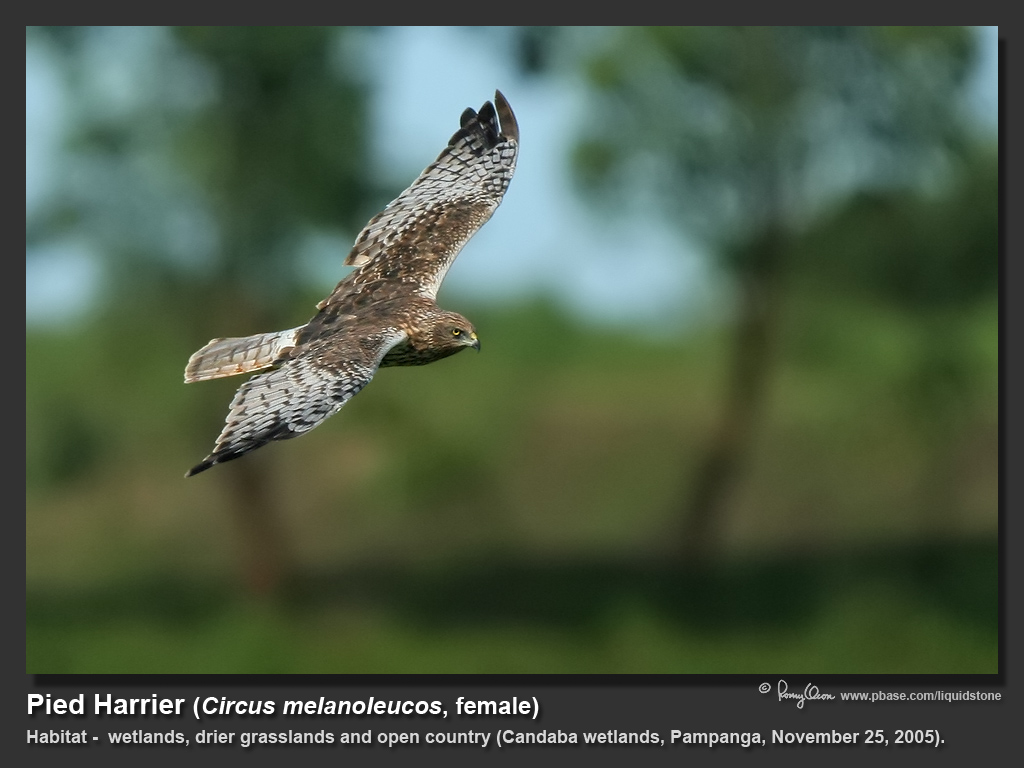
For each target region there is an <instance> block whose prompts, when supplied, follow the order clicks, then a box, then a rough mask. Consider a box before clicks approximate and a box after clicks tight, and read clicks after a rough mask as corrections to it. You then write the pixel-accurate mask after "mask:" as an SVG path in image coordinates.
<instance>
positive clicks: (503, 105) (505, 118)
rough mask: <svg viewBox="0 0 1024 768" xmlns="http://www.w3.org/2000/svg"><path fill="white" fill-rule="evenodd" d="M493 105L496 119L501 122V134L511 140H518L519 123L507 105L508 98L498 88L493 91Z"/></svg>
mask: <svg viewBox="0 0 1024 768" xmlns="http://www.w3.org/2000/svg"><path fill="white" fill-rule="evenodd" d="M494 106H495V107H496V108H497V110H498V120H499V122H500V123H501V135H502V136H504V137H505V138H507V139H512V140H513V141H516V142H518V141H519V123H518V122H516V116H515V114H514V113H513V112H512V107H510V106H509V103H508V99H506V98H505V95H504V94H503V93H502V92H501V91H498V90H495V92H494Z"/></svg>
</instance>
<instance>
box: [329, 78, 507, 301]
mask: <svg viewBox="0 0 1024 768" xmlns="http://www.w3.org/2000/svg"><path fill="white" fill-rule="evenodd" d="M518 152H519V126H518V124H517V123H516V118H515V115H513V114H512V109H511V107H509V105H508V102H507V101H506V100H505V97H504V96H502V94H501V92H500V91H495V94H494V103H493V104H492V103H491V102H489V101H487V102H484V105H483V106H482V107H481V108H480V111H479V112H477V111H474V110H472V109H467V110H466V111H465V112H463V113H462V119H461V127H460V128H459V130H458V131H456V132H455V134H454V135H453V136H452V138H451V139H450V140H449V142H448V146H447V147H445V149H444V150H443V151H442V152H441V154H440V155H439V156H438V158H437V160H435V161H434V162H433V163H431V164H430V165H429V166H427V168H426V169H424V171H423V173H421V174H420V175H419V177H418V178H417V179H416V181H414V182H413V183H412V184H411V185H410V186H409V188H408V189H406V190H405V191H404V192H402V194H400V195H399V196H398V197H397V198H396V199H395V200H393V201H392V202H391V203H389V204H388V206H387V207H386V208H385V209H384V210H383V211H381V212H380V213H379V214H377V215H376V216H374V217H373V218H372V219H371V220H370V221H369V223H368V224H367V225H366V226H365V227H364V228H363V231H362V232H360V233H359V236H358V237H357V238H356V242H355V245H354V246H353V248H352V250H351V252H350V253H349V254H348V257H347V258H346V259H345V264H346V265H349V266H356V267H359V269H358V270H356V271H355V272H353V273H352V274H350V275H348V276H347V277H346V278H345V279H344V280H342V281H341V282H340V283H339V284H338V286H337V287H336V288H335V289H334V292H333V293H332V294H331V295H330V296H328V297H327V298H326V299H324V300H323V301H322V302H320V304H319V307H320V308H321V309H322V308H323V307H325V306H327V305H328V304H336V303H346V302H351V301H353V300H356V297H358V296H359V295H360V294H365V299H366V300H367V301H371V300H372V301H378V300H386V299H390V298H394V297H396V296H402V295H410V294H415V295H419V296H424V297H427V298H431V299H433V298H436V296H437V291H438V288H440V286H441V281H442V280H443V279H444V276H445V274H446V273H447V272H448V268H449V267H450V266H451V265H452V262H453V261H455V257H456V256H457V255H458V254H459V251H460V250H462V247H463V246H464V245H465V244H466V242H467V241H468V240H469V239H470V238H471V237H472V236H473V235H474V234H475V233H476V231H477V230H478V229H480V227H481V226H483V224H484V223H485V222H486V221H487V220H488V219H489V218H490V217H491V214H492V213H494V210H495V209H496V208H497V207H498V204H499V203H500V202H501V199H502V197H503V196H504V194H505V190H506V189H507V188H508V185H509V182H510V181H511V180H512V174H513V173H514V172H515V168H516V156H517V154H518Z"/></svg>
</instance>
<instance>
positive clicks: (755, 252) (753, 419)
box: [680, 229, 783, 563]
mask: <svg viewBox="0 0 1024 768" xmlns="http://www.w3.org/2000/svg"><path fill="white" fill-rule="evenodd" d="M781 239H782V238H781V237H780V234H779V233H778V232H777V231H776V230H775V229H769V230H768V231H766V232H765V233H764V234H763V235H762V236H761V237H760V238H759V239H758V240H757V241H756V242H754V243H753V244H752V245H751V246H750V250H749V252H748V254H747V255H748V257H749V260H748V261H747V262H746V264H747V267H746V269H745V270H744V272H743V274H742V275H741V294H740V304H739V316H738V318H737V323H736V336H735V346H734V352H733V360H732V367H731V371H730V373H729V378H728V382H727V384H726V396H725V402H724V406H723V408H724V410H723V412H722V415H721V416H720V418H719V422H718V424H717V426H716V427H715V428H714V429H713V430H712V432H711V435H710V437H709V439H708V446H707V449H706V450H705V452H704V457H703V460H702V461H701V462H700V464H699V466H698V468H697V471H696V473H695V474H694V476H693V479H692V482H691V484H690V489H689V491H688V496H689V498H688V500H687V502H686V504H685V506H684V508H683V514H684V522H683V530H682V536H681V542H680V543H681V553H682V556H683V559H684V562H687V563H695V562H701V561H705V560H707V559H708V558H709V557H711V556H712V555H713V554H714V553H715V551H716V550H717V548H718V543H719V542H718V536H719V533H720V531H721V528H722V520H723V517H724V511H725V507H726V502H727V501H728V496H729V493H730V491H731V490H732V488H733V487H734V485H735V484H736V481H737V479H738V477H739V475H740V473H741V471H742V469H743V462H744V460H745V459H746V457H747V455H748V454H749V451H750V446H751V443H752V441H753V438H754V435H755V432H756V428H757V424H758V420H759V419H760V417H761V413H762V410H763V403H764V398H765V394H766V391H767V386H766V385H767V382H768V379H769V374H770V369H771V361H772V348H773V346H774V344H775V337H776V336H777V334H778V318H779V307H780V304H781V295H780V294H781V286H780V283H781V280H780V271H781V270H780V263H781V252H782V247H783V246H782V242H781Z"/></svg>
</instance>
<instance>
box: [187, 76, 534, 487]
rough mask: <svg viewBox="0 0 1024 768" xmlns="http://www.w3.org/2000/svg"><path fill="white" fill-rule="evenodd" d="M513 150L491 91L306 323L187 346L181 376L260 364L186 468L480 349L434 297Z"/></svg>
mask: <svg viewBox="0 0 1024 768" xmlns="http://www.w3.org/2000/svg"><path fill="white" fill-rule="evenodd" d="M518 149H519V128H518V126H517V124H516V119H515V116H514V115H513V114H512V110H511V108H510V107H509V105H508V102H507V101H505V98H504V97H503V96H502V95H501V93H498V92H496V93H495V99H494V104H492V103H491V102H485V103H484V105H483V106H482V107H481V108H480V111H479V112H475V111H474V110H472V109H467V110H466V111H465V112H463V114H462V120H461V128H460V129H459V130H458V131H457V132H456V133H455V135H453V136H452V138H451V140H450V141H449V142H448V146H447V147H446V148H445V149H444V150H443V151H442V152H441V154H440V155H439V156H438V158H437V160H435V161H434V162H433V163H431V164H430V165H429V166H427V168H426V169H425V170H424V171H423V173H421V174H420V176H419V177H418V178H417V179H416V181H414V182H413V183H412V185H411V186H410V187H409V188H408V189H406V190H405V191H404V192H403V193H402V194H401V195H399V196H398V197H397V198H396V199H395V200H394V201H392V202H391V203H390V204H389V205H388V206H387V207H386V208H385V209H384V210H383V211H381V212H380V213H379V214H377V216H375V217H374V218H373V219H371V220H370V222H369V223H368V224H367V225H366V227H364V228H363V231H362V232H361V233H360V234H359V236H358V237H357V238H356V242H355V245H354V246H353V248H352V250H351V252H350V253H349V255H348V257H347V258H346V259H345V264H346V265H351V266H355V267H356V269H355V271H353V272H352V273H350V274H349V275H347V276H346V277H345V278H344V279H343V280H342V281H341V282H340V283H338V285H337V287H335V289H334V291H333V292H332V293H331V295H330V296H328V297H327V298H326V299H324V300H323V301H321V302H320V303H319V304H318V305H317V309H318V310H319V311H318V313H317V314H316V315H315V316H314V317H313V318H312V319H311V320H310V321H309V322H308V323H306V324H305V325H303V326H299V327H298V328H292V329H289V330H286V331H278V332H274V333H263V334H256V335H254V336H247V337H243V338H231V339H214V340H213V341H211V342H210V343H208V344H207V345H206V346H204V347H203V348H202V349H200V350H199V351H198V352H196V353H195V354H194V355H192V357H191V358H189V362H188V366H187V367H186V369H185V381H186V382H193V381H203V380H206V379H214V378H220V377H223V376H233V375H236V374H240V373H256V372H260V373H259V374H258V375H256V376H253V377H252V378H251V379H249V380H248V381H247V382H245V384H243V385H242V386H241V387H240V388H239V389H238V392H237V393H236V394H235V397H234V399H233V400H232V401H231V406H230V410H229V412H228V416H227V421H226V423H225V425H224V429H223V430H222V431H221V433H220V436H219V437H218V438H217V442H216V444H215V446H214V449H213V452H212V453H211V454H210V455H209V456H207V457H206V458H205V459H204V460H203V461H202V462H200V463H199V464H197V465H196V466H195V467H193V468H192V469H191V470H190V471H189V472H188V475H189V476H190V475H194V474H197V473H199V472H202V471H204V470H206V469H209V468H210V467H212V466H213V465H214V464H219V463H222V462H225V461H230V460H231V459H236V458H238V457H239V456H242V455H244V454H245V453H248V452H249V451H252V450H255V449H256V448H259V447H260V446H262V445H265V444H267V443H268V442H270V441H272V440H284V439H288V438H292V437H296V436H298V435H301V434H304V433H305V432H308V431H309V430H311V429H313V427H315V426H317V425H318V424H320V423H322V422H323V421H324V420H325V419H326V418H327V417H328V416H330V415H332V414H334V413H336V412H337V411H338V410H340V409H341V407H342V406H343V405H344V404H345V403H346V402H347V401H348V400H349V399H351V398H352V396H354V395H355V394H356V393H357V392H359V390H360V389H362V388H363V387H364V386H366V385H367V384H368V383H369V381H370V379H371V378H372V377H373V375H374V373H375V372H376V371H377V369H378V368H383V367H388V366H394V365H425V364H427V363H432V362H434V361H435V360H440V359H442V358H444V357H448V356H450V355H453V354H455V353H456V352H460V351H461V350H463V349H465V348H467V347H473V348H475V349H479V348H480V342H479V340H478V339H477V335H476V330H475V329H474V327H473V325H472V324H471V323H470V322H469V321H468V320H466V318H464V317H462V315H459V314H458V313H455V312H448V311H446V310H443V309H441V308H440V307H439V306H438V305H437V303H436V301H435V299H436V296H437V291H438V289H439V288H440V286H441V281H442V280H443V279H444V276H445V274H447V272H448V268H449V267H450V266H451V264H452V262H453V261H454V260H455V257H456V256H457V255H458V253H459V251H460V250H461V249H462V247H463V246H464V245H465V244H466V242H467V241H468V240H469V239H470V238H471V237H472V236H473V234H474V233H475V232H476V231H477V230H478V229H479V228H480V227H481V226H483V224H484V223H485V222H486V221H487V220H488V219H489V218H490V217H491V214H492V213H493V212H494V210H495V209H496V208H497V207H498V204H499V203H500V202H501V199H502V197H503V195H504V194H505V190H506V189H507V188H508V184H509V182H510V181H511V179H512V175H513V173H514V172H515V165H516V155H517V153H518Z"/></svg>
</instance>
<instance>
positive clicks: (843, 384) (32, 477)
mask: <svg viewBox="0 0 1024 768" xmlns="http://www.w3.org/2000/svg"><path fill="white" fill-rule="evenodd" d="M790 312H791V314H790V316H789V317H788V318H787V327H786V332H785V336H784V339H783V343H782V344H781V345H780V350H779V354H778V362H777V367H776V370H775V372H774V375H773V378H772V386H771V390H770V393H769V401H768V404H767V408H766V413H765V417H764V419H763V421H762V423H761V426H760V429H759V431H758V434H757V437H756V441H755V445H754V446H753V448H752V452H751V455H750V457H749V461H748V463H747V465H746V466H745V468H744V469H745V471H744V473H743V476H742V481H741V482H740V483H739V485H738V487H737V488H735V489H734V492H733V493H732V494H731V495H730V497H729V500H728V504H727V514H726V515H725V516H724V517H723V519H721V520H719V521H718V523H719V525H718V537H717V542H718V544H717V551H715V552H714V553H712V555H713V556H712V557H711V558H710V562H709V563H707V564H704V565H700V566H698V565H696V564H691V563H686V562H681V561H680V560H679V558H678V556H677V554H676V553H677V550H678V545H679V540H678V538H679V531H680V530H681V520H682V515H683V514H685V510H684V509H682V506H681V505H682V501H683V499H684V498H685V490H686V488H687V487H688V483H689V482H690V481H691V479H692V473H693V471H694V467H695V463H696V459H697V458H698V457H699V456H700V455H701V450H702V448H703V445H704V442H703V437H704V436H705V435H706V434H707V433H708V431H709V430H710V428H711V426H712V425H713V424H714V423H715V420H716V418H717V415H718V408H719V407H720V402H721V394H720V390H721V383H722V379H723V376H724V374H725V366H726V362H727V355H726V352H727V343H726V338H725V337H724V336H723V334H721V333H720V332H715V331H708V332H703V333H700V334H697V335H691V336H685V335H682V334H680V335H678V336H675V337H671V338H658V337H650V336H649V335H646V334H643V333H630V332H628V331H621V330H619V331H614V332H612V331H602V330H599V329H585V328H582V327H578V326H576V325H574V324H572V323H570V322H568V321H567V320H566V319H565V318H563V317H562V316H561V315H559V314H558V313H557V312H554V311H553V310H551V309H550V308H548V307H546V306H544V305H537V306H532V307H526V308H518V309H517V308H510V309H508V310H504V311H491V312H486V311H478V312H475V313H472V312H470V313H469V314H471V316H473V317H474V321H475V323H476V325H477V327H478V328H479V329H480V331H481V334H482V337H483V343H484V350H485V351H484V352H483V353H481V354H480V355H479V356H477V355H472V354H470V353H466V354H463V355H459V356H458V357H456V358H453V359H451V360H448V361H444V362H442V363H439V364H437V365H435V366H429V367H428V368H423V369H406V370H396V369H389V370H386V371H383V372H381V374H380V375H379V376H378V377H377V378H376V379H375V380H374V382H373V384H372V386H370V387H368V388H367V389H366V390H365V391H364V392H362V393H360V395H359V397H358V398H357V399H356V400H354V401H353V402H352V403H351V404H350V405H349V406H348V407H346V408H345V409H344V410H343V411H342V412H341V414H339V415H338V416H336V417H334V418H332V419H331V420H330V421H329V422H328V423H327V424H326V425H324V426H323V427H321V428H319V429H317V430H314V431H313V432H312V433H310V434H309V435H307V436H304V437H303V438H302V439H300V440H295V441H289V442H286V443H280V444H275V445H271V446H269V447H268V448H266V449H262V450H261V451H259V452H257V454H254V455H252V456H251V457H247V458H246V459H244V460H243V461H246V462H249V461H252V462H254V463H255V465H256V466H258V467H259V468H260V472H261V473H262V474H263V475H264V476H265V477H266V481H267V487H268V488H269V489H270V490H269V493H270V497H271V501H272V502H273V506H274V507H275V508H276V509H277V510H278V511H279V514H280V521H279V522H280V526H281V531H282V538H283V543H284V545H285V550H286V552H287V556H288V563H289V564H290V571H289V573H290V576H291V577H290V579H289V582H288V587H287V589H285V591H284V592H283V593H282V594H280V595H278V596H277V598H275V599H259V598H256V597H253V596H251V595H247V594H246V593H245V591H244V590H243V589H241V586H240V581H239V576H238V561H239V558H240V556H241V551H240V548H241V546H242V545H241V543H240V538H239V529H238V527H237V524H236V521H235V520H234V519H233V518H232V516H231V514H230V513H229V511H228V510H229V509H230V508H231V506H232V503H233V500H232V497H231V493H232V490H231V489H232V486H231V484H230V483H229V482H227V479H228V478H229V477H230V476H229V474H228V473H229V472H232V471H234V470H232V466H233V465H230V464H229V465H225V466H224V467H218V468H216V469H215V470H214V471H211V472H208V473H205V474H204V475H201V476H199V477H197V478H194V479H190V480H188V481H186V480H184V479H182V475H183V473H184V471H185V470H186V469H187V468H188V467H189V466H191V464H193V463H195V461H196V460H198V459H199V458H201V457H202V456H203V455H204V454H205V452H206V451H207V449H208V448H209V446H210V444H211V443H212V440H213V438H214V436H215V434H216V432H217V430H218V429H219V427H220V423H221V421H222V419H223V414H224V409H225V408H226V406H227V403H228V401H229V399H230V397H231V394H232V392H233V390H234V387H235V385H236V382H211V383H209V384H208V385H206V384H204V385H191V386H189V387H185V386H184V385H182V384H180V383H179V382H180V380H181V369H182V365H183V361H184V360H185V359H187V357H188V355H189V353H190V352H191V351H192V341H191V340H189V339H183V338H181V336H180V334H179V333H177V332H176V330H175V329H174V328H147V329H138V328H136V329H131V328H128V329H119V332H118V342H117V344H112V343H111V341H110V339H111V336H110V335H106V336H105V335H104V334H103V333H98V332H94V331H93V330H90V329H85V330H83V332H82V333H80V334H79V335H76V336H73V337H57V336H51V335H46V334H44V333H42V332H38V333H30V334H29V338H28V358H27V362H28V376H27V378H28V392H27V409H28V411H27V452H28V468H27V478H26V479H27V526H26V550H27V572H26V579H27V635H26V641H27V659H26V664H27V670H28V671H29V672H47V673H58V672H203V673H206V672H211V673H212V672H225V673H228V672H278V673H280V672H423V673H428V672H466V673H473V672H484V673H504V672H542V673H548V672H551V673H557V672H563V673H625V672H630V673H711V672H714V673H723V672H724V673H730V672H734V673H735V672H768V671H775V672H818V673H825V672H829V673H843V672H850V673H853V672H874V673H916V672H949V673H952V672H962V673H970V672H995V671H996V670H997V664H998V658H997V640H996V638H997V632H998V609H997V602H996V601H997V573H998V557H997V546H996V528H997V506H998V410H997V382H996V366H997V359H998V357H997V347H996V332H995V328H996V313H995V308H994V306H984V307H980V308H979V309H978V310H977V311H976V312H973V313H971V314H969V315H967V316H964V317H960V318H958V319H957V325H956V328H957V329H958V331H957V332H958V336H957V345H958V346H957V347H956V350H955V351H956V356H955V357H954V358H953V359H952V362H949V361H946V362H945V363H943V365H945V366H946V368H949V369H951V370H952V371H953V373H952V374H949V375H946V374H942V375H934V376H933V375H932V374H931V373H929V371H934V370H939V371H940V372H941V371H943V370H946V368H942V367H941V366H938V367H936V366H937V364H936V363H935V361H934V360H933V357H934V356H931V357H929V354H930V353H929V354H926V352H922V350H926V351H927V350H928V349H930V347H929V346H928V344H927V343H926V340H927V338H929V335H928V334H929V333H930V331H929V328H928V327H926V326H925V325H924V324H922V323H920V322H918V321H916V320H915V319H914V318H908V317H905V316H902V315H900V314H898V313H895V312H890V313H886V312H884V311H881V310H879V309H878V308H875V307H870V308H867V307H858V306H845V307H844V306H840V305H835V304H834V303H833V305H832V306H820V305H813V302H811V301H810V300H807V302H805V303H804V304H800V303H794V304H792V305H791V310H790ZM807 317H813V318H814V322H811V323H809V322H807ZM638 330H639V329H638ZM124 350H130V355H129V356H128V357H125V356H124V354H125V353H124ZM951 354H952V353H951ZM940 362H942V361H940ZM929 366H931V367H929ZM69 371H71V372H73V373H74V375H69ZM240 463H241V462H237V464H240Z"/></svg>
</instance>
